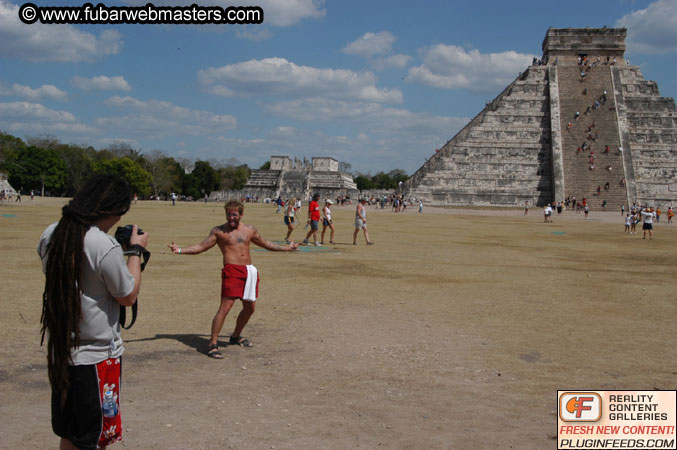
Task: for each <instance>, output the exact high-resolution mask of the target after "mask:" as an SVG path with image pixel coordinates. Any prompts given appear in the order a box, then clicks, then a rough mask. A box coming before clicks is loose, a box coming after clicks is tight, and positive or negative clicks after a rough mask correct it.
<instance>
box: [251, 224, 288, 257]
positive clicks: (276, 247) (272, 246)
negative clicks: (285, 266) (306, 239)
mask: <svg viewBox="0 0 677 450" xmlns="http://www.w3.org/2000/svg"><path fill="white" fill-rule="evenodd" d="M252 242H253V243H254V244H256V245H258V246H259V247H262V248H265V249H266V250H270V251H271V252H293V251H294V250H296V249H297V248H299V243H298V242H292V243H291V244H289V245H280V244H276V243H275V242H271V241H269V240H267V239H263V237H261V235H260V234H259V232H258V231H257V230H256V228H254V234H252Z"/></svg>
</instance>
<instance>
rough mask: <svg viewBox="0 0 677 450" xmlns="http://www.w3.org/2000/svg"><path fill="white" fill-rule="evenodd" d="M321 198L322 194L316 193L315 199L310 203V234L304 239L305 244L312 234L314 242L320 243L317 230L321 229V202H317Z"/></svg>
mask: <svg viewBox="0 0 677 450" xmlns="http://www.w3.org/2000/svg"><path fill="white" fill-rule="evenodd" d="M319 199H320V194H315V195H313V200H312V201H311V202H310V203H309V204H308V225H310V230H308V234H307V235H306V238H305V239H304V240H303V243H304V244H308V239H310V236H311V235H312V236H313V241H314V244H315V245H317V246H319V245H320V243H319V242H317V231H318V230H319V229H320V204H319V203H318V202H317V201H318V200H319Z"/></svg>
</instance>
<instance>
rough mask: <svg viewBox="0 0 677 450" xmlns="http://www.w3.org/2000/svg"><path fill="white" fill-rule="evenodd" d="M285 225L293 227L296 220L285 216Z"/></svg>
mask: <svg viewBox="0 0 677 450" xmlns="http://www.w3.org/2000/svg"><path fill="white" fill-rule="evenodd" d="M284 224H285V225H290V224H292V225H293V224H294V218H293V217H289V216H284Z"/></svg>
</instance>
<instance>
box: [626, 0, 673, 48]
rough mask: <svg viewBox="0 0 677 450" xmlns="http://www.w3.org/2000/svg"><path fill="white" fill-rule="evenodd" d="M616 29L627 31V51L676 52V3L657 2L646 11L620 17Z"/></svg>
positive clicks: (642, 10)
mask: <svg viewBox="0 0 677 450" xmlns="http://www.w3.org/2000/svg"><path fill="white" fill-rule="evenodd" d="M616 27H619V28H620V27H625V28H627V29H628V38H627V48H628V51H631V52H637V53H667V52H674V51H677V2H676V1H675V0H657V1H655V2H653V3H651V4H649V6H647V7H646V9H641V10H639V11H633V12H631V13H629V14H626V15H625V16H623V17H621V18H620V19H619V20H618V21H617V22H616Z"/></svg>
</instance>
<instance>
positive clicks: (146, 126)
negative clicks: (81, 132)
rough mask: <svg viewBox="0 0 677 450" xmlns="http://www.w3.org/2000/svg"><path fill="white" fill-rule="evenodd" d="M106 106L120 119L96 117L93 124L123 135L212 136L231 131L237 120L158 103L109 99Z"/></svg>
mask: <svg viewBox="0 0 677 450" xmlns="http://www.w3.org/2000/svg"><path fill="white" fill-rule="evenodd" d="M105 103H106V105H107V106H110V107H113V108H118V109H121V110H124V112H125V114H124V115H122V116H109V117H100V118H98V119H96V121H95V123H96V124H97V125H99V126H101V127H102V128H104V127H105V128H106V129H114V130H118V131H119V132H120V133H121V134H124V135H135V136H138V137H144V138H156V139H157V138H164V137H167V135H181V134H188V135H191V136H201V135H205V134H206V135H214V134H219V133H223V132H225V131H228V130H232V129H234V128H235V127H236V126H237V119H236V118H235V117H233V116H230V115H218V114H213V113H210V112H207V111H202V110H196V109H188V108H183V107H181V106H177V105H174V104H172V103H170V102H166V101H161V100H146V101H144V100H138V99H136V98H133V97H129V96H127V97H120V96H117V95H116V96H113V97H110V98H109V99H107V100H106V101H105Z"/></svg>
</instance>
